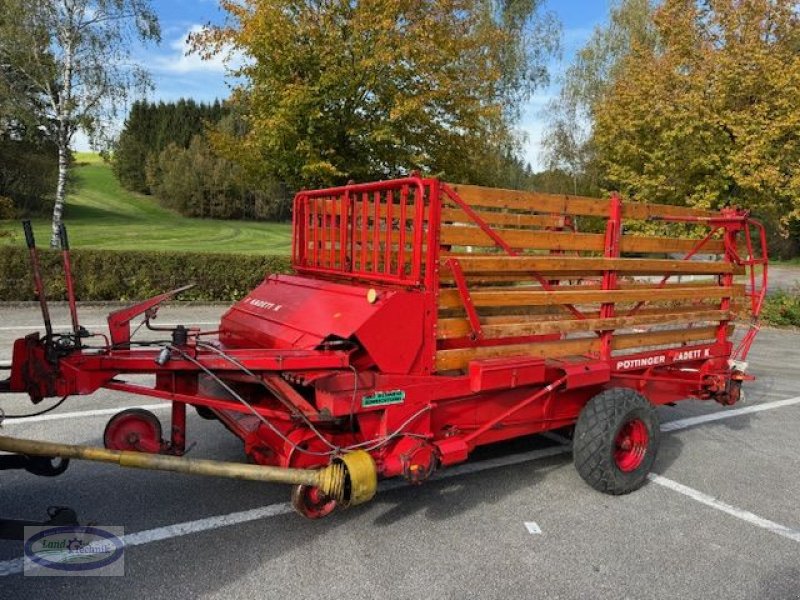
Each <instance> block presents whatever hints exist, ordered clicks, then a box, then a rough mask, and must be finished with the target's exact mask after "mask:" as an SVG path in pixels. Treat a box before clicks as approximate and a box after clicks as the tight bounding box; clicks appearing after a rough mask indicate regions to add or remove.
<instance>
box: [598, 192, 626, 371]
mask: <svg viewBox="0 0 800 600" xmlns="http://www.w3.org/2000/svg"><path fill="white" fill-rule="evenodd" d="M621 237H622V200H621V199H620V197H619V195H618V194H617V193H616V192H614V193H612V194H611V200H610V202H609V215H608V221H607V222H606V235H605V240H604V241H605V245H604V248H603V256H604V257H605V258H619V248H620V239H621ZM615 289H617V271H616V270H614V269H605V270H604V271H603V290H615ZM613 316H614V303H613V302H603V303H602V304H601V306H600V318H601V319H608V318H611V317H613ZM613 336H614V332H613V330H608V331H602V332H601V333H600V357H601V358H602V359H603V360H611V350H612V341H613Z"/></svg>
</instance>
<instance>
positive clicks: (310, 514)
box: [292, 485, 336, 519]
mask: <svg viewBox="0 0 800 600" xmlns="http://www.w3.org/2000/svg"><path fill="white" fill-rule="evenodd" d="M292 505H293V506H294V508H295V510H296V511H297V512H299V513H300V514H301V515H303V516H304V517H307V518H309V519H321V518H322V517H327V516H328V515H329V514H331V513H332V512H333V511H334V509H335V508H336V500H333V499H331V498H328V497H327V496H326V495H325V494H323V493H322V492H320V491H319V488H316V487H311V486H307V485H298V486H296V487H295V488H294V490H292Z"/></svg>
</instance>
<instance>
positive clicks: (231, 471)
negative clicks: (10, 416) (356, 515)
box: [0, 436, 377, 508]
mask: <svg viewBox="0 0 800 600" xmlns="http://www.w3.org/2000/svg"><path fill="white" fill-rule="evenodd" d="M0 450H3V451H6V452H13V453H16V454H24V455H28V456H48V457H56V456H58V457H61V458H67V459H73V458H74V459H82V460H91V461H96V462H107V463H116V464H118V465H119V466H121V467H131V468H135V469H149V470H155V471H173V472H176V473H189V474H192V475H207V476H211V477H226V478H229V479H244V480H248V481H265V482H271V483H288V484H294V485H305V486H310V487H314V488H318V489H319V490H320V492H322V493H323V494H325V495H326V496H328V497H329V498H332V499H334V500H336V502H337V504H338V505H339V506H341V507H344V508H346V507H348V506H355V505H357V504H362V503H364V502H367V501H369V500H371V499H372V497H373V496H374V495H375V491H376V488H377V473H376V470H375V463H374V462H373V460H372V457H371V456H370V455H369V453H368V452H364V451H363V450H356V451H355V452H349V453H347V454H344V455H342V456H340V457H337V458H335V459H334V460H333V462H332V463H331V464H330V465H328V466H327V467H325V468H323V469H317V470H311V469H289V468H281V467H269V466H260V465H247V464H241V463H235V462H223V461H216V460H201V459H192V458H184V457H178V456H167V455H162V454H147V453H144V452H130V451H119V450H107V449H105V448H98V447H94V446H81V445H73V444H55V443H51V442H40V441H37V440H25V439H20V438H12V437H6V436H0Z"/></svg>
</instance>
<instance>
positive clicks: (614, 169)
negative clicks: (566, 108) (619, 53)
mask: <svg viewBox="0 0 800 600" xmlns="http://www.w3.org/2000/svg"><path fill="white" fill-rule="evenodd" d="M654 25H655V29H656V32H657V35H658V40H659V41H658V44H657V45H656V46H655V47H652V46H647V45H642V44H636V45H635V46H634V47H633V50H632V52H631V53H630V55H629V56H628V57H626V58H625V59H624V60H623V62H622V64H621V65H620V68H619V71H618V73H617V74H616V75H615V77H614V82H613V84H612V86H611V87H610V88H609V90H608V92H607V93H606V94H605V95H604V97H603V98H602V99H601V101H600V102H599V103H598V104H597V105H596V107H595V113H594V114H595V123H594V141H595V143H596V144H597V148H598V154H599V156H600V157H601V159H602V166H603V168H604V170H605V171H606V176H607V178H608V181H609V183H610V184H611V185H613V186H615V187H618V188H620V189H621V190H622V191H623V192H624V193H625V194H627V195H629V196H633V197H636V198H641V199H645V200H648V201H652V202H665V201H672V202H674V201H676V200H677V201H679V202H683V201H685V202H687V203H688V204H690V205H695V206H701V207H720V206H724V205H726V204H729V203H730V204H736V205H741V206H744V207H748V208H751V209H753V210H755V211H757V212H759V213H760V214H762V215H764V216H769V217H772V218H775V219H776V220H777V219H780V220H781V222H782V223H783V224H784V226H787V225H789V224H790V221H791V220H792V219H795V220H796V219H797V218H798V217H799V216H800V3H798V2H797V0H747V1H743V0H706V1H704V2H700V3H698V2H696V1H695V0H664V2H663V4H662V5H661V6H660V7H659V9H658V10H657V12H656V14H655V18H654Z"/></svg>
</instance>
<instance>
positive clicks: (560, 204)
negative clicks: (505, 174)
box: [451, 185, 716, 220]
mask: <svg viewBox="0 0 800 600" xmlns="http://www.w3.org/2000/svg"><path fill="white" fill-rule="evenodd" d="M451 187H452V188H453V189H454V190H455V192H456V193H457V194H458V195H459V196H460V197H461V199H462V200H464V202H466V203H467V204H469V205H470V206H484V207H491V208H506V209H514V210H526V211H535V212H546V213H557V214H562V215H584V216H592V217H605V216H608V214H609V200H607V199H605V200H598V199H597V198H587V197H585V196H570V195H556V194H542V193H539V192H526V191H519V190H502V189H495V188H486V187H480V186H475V185H453V186H451ZM715 214H716V213H714V212H713V211H707V210H700V209H695V208H687V207H683V206H671V205H666V204H645V203H633V202H626V203H625V204H624V205H623V213H622V216H623V218H627V219H642V220H643V219H648V218H653V217H664V216H695V217H713V216H715Z"/></svg>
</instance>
